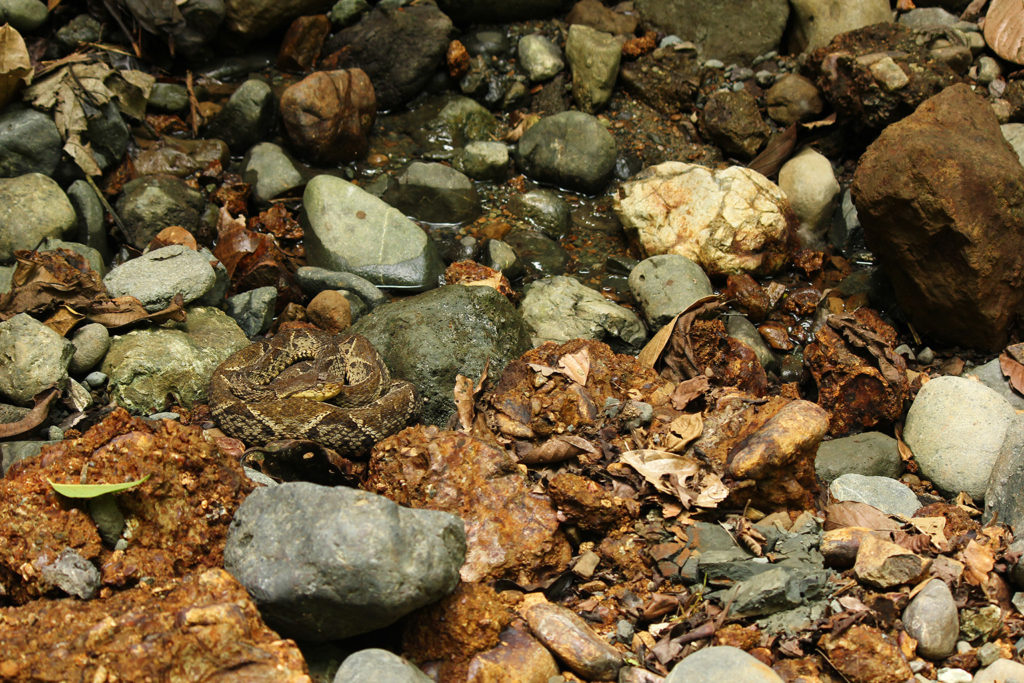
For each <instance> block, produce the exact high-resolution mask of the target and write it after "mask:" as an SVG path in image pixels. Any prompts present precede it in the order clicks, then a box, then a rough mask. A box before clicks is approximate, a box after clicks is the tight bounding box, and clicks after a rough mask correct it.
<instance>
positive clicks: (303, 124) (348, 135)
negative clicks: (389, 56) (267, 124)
mask: <svg viewBox="0 0 1024 683" xmlns="http://www.w3.org/2000/svg"><path fill="white" fill-rule="evenodd" d="M376 112H377V100H376V96H375V94H374V89H373V84H372V83H371V82H370V78H369V76H367V75H366V73H365V72H364V71H363V70H362V69H347V70H346V69H339V70H335V71H315V72H313V73H311V74H310V75H308V76H306V77H305V78H303V79H302V80H301V81H299V82H298V83H295V84H294V85H291V86H289V87H288V89H287V90H285V91H284V94H282V95H281V119H282V121H284V127H285V130H286V131H287V133H288V138H289V140H291V143H292V145H294V146H295V148H296V149H297V150H298V152H299V154H301V155H302V156H304V157H307V158H309V159H311V160H312V161H314V162H315V163H318V164H321V165H334V164H337V163H339V162H344V161H352V160H354V159H359V158H361V157H363V156H366V151H367V149H369V140H368V139H367V136H368V135H369V134H370V130H371V129H372V128H373V122H374V120H375V118H376Z"/></svg>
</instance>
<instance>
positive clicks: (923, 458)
mask: <svg viewBox="0 0 1024 683" xmlns="http://www.w3.org/2000/svg"><path fill="white" fill-rule="evenodd" d="M1015 414H1016V413H1015V411H1014V409H1013V408H1012V407H1011V406H1010V404H1009V403H1007V402H1006V400H1005V399H1004V398H1003V397H1002V396H1000V395H999V394H998V393H996V392H995V391H993V390H992V389H989V388H988V387H986V386H985V385H984V384H982V383H981V382H975V381H974V380H970V379H966V378H964V377H953V376H947V377H938V378H936V379H933V380H931V381H930V382H928V383H927V384H925V385H924V386H923V387H922V388H921V391H919V392H918V394H917V398H915V399H914V403H913V405H911V406H910V410H909V411H908V413H907V421H906V427H905V429H904V431H903V438H904V440H905V441H906V442H907V445H908V446H910V450H912V451H913V452H914V459H915V460H917V463H918V465H919V466H920V467H921V474H922V475H923V476H925V477H926V478H928V479H931V480H932V482H934V483H935V485H936V486H938V487H939V488H940V489H942V490H943V491H946V492H948V493H956V492H958V491H965V492H967V494H968V495H970V496H971V497H972V498H974V500H976V501H980V500H981V499H982V498H984V496H985V489H986V488H987V487H988V480H989V475H990V474H991V473H992V466H993V465H994V464H995V461H996V457H997V456H998V455H999V449H1000V447H1001V446H1002V444H1003V438H1004V437H1005V436H1006V430H1007V428H1008V427H1009V425H1010V421H1011V420H1012V419H1013V416H1014V415H1015Z"/></svg>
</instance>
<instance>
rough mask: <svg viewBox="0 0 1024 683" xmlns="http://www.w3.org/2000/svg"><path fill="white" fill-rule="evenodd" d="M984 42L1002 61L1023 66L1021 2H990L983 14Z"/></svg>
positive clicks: (1001, 0) (999, 0)
mask: <svg viewBox="0 0 1024 683" xmlns="http://www.w3.org/2000/svg"><path fill="white" fill-rule="evenodd" d="M984 33H985V42H986V43H988V46H989V47H990V48H992V51H993V52H995V53H996V54H997V55H999V56H1000V57H1002V58H1003V59H1005V60H1007V61H1010V62H1015V63H1017V64H1024V9H1022V8H1021V0H992V4H990V5H989V6H988V12H987V13H986V14H985V28H984Z"/></svg>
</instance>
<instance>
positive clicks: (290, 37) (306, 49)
mask: <svg viewBox="0 0 1024 683" xmlns="http://www.w3.org/2000/svg"><path fill="white" fill-rule="evenodd" d="M330 32H331V22H330V20H329V19H328V18H327V15H326V14H313V15H309V16H305V17H298V18H297V19H295V21H293V22H292V25H291V26H289V27H288V32H287V33H285V34H284V40H282V41H281V49H280V50H279V51H278V53H277V67H278V68H279V69H284V70H285V71H309V70H310V69H312V68H313V64H314V63H316V60H317V58H318V57H319V56H320V50H322V49H323V46H324V39H325V38H327V34H328V33H330Z"/></svg>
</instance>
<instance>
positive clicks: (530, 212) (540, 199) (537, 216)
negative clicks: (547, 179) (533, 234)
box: [509, 190, 569, 240]
mask: <svg viewBox="0 0 1024 683" xmlns="http://www.w3.org/2000/svg"><path fill="white" fill-rule="evenodd" d="M509 205H510V208H511V209H512V210H513V211H514V212H515V214H516V216H518V217H520V218H525V219H526V220H527V221H529V222H530V223H532V224H533V225H534V226H535V227H536V228H537V229H538V230H540V231H541V232H543V233H544V234H545V235H547V236H548V237H550V238H551V239H555V240H560V239H562V238H563V237H565V235H566V233H568V232H569V204H568V203H567V202H566V201H565V200H564V199H562V195H561V194H559V193H558V192H555V191H553V190H530V191H529V192H524V193H523V194H516V195H515V196H514V197H513V198H512V201H511V202H510V203H509Z"/></svg>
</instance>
